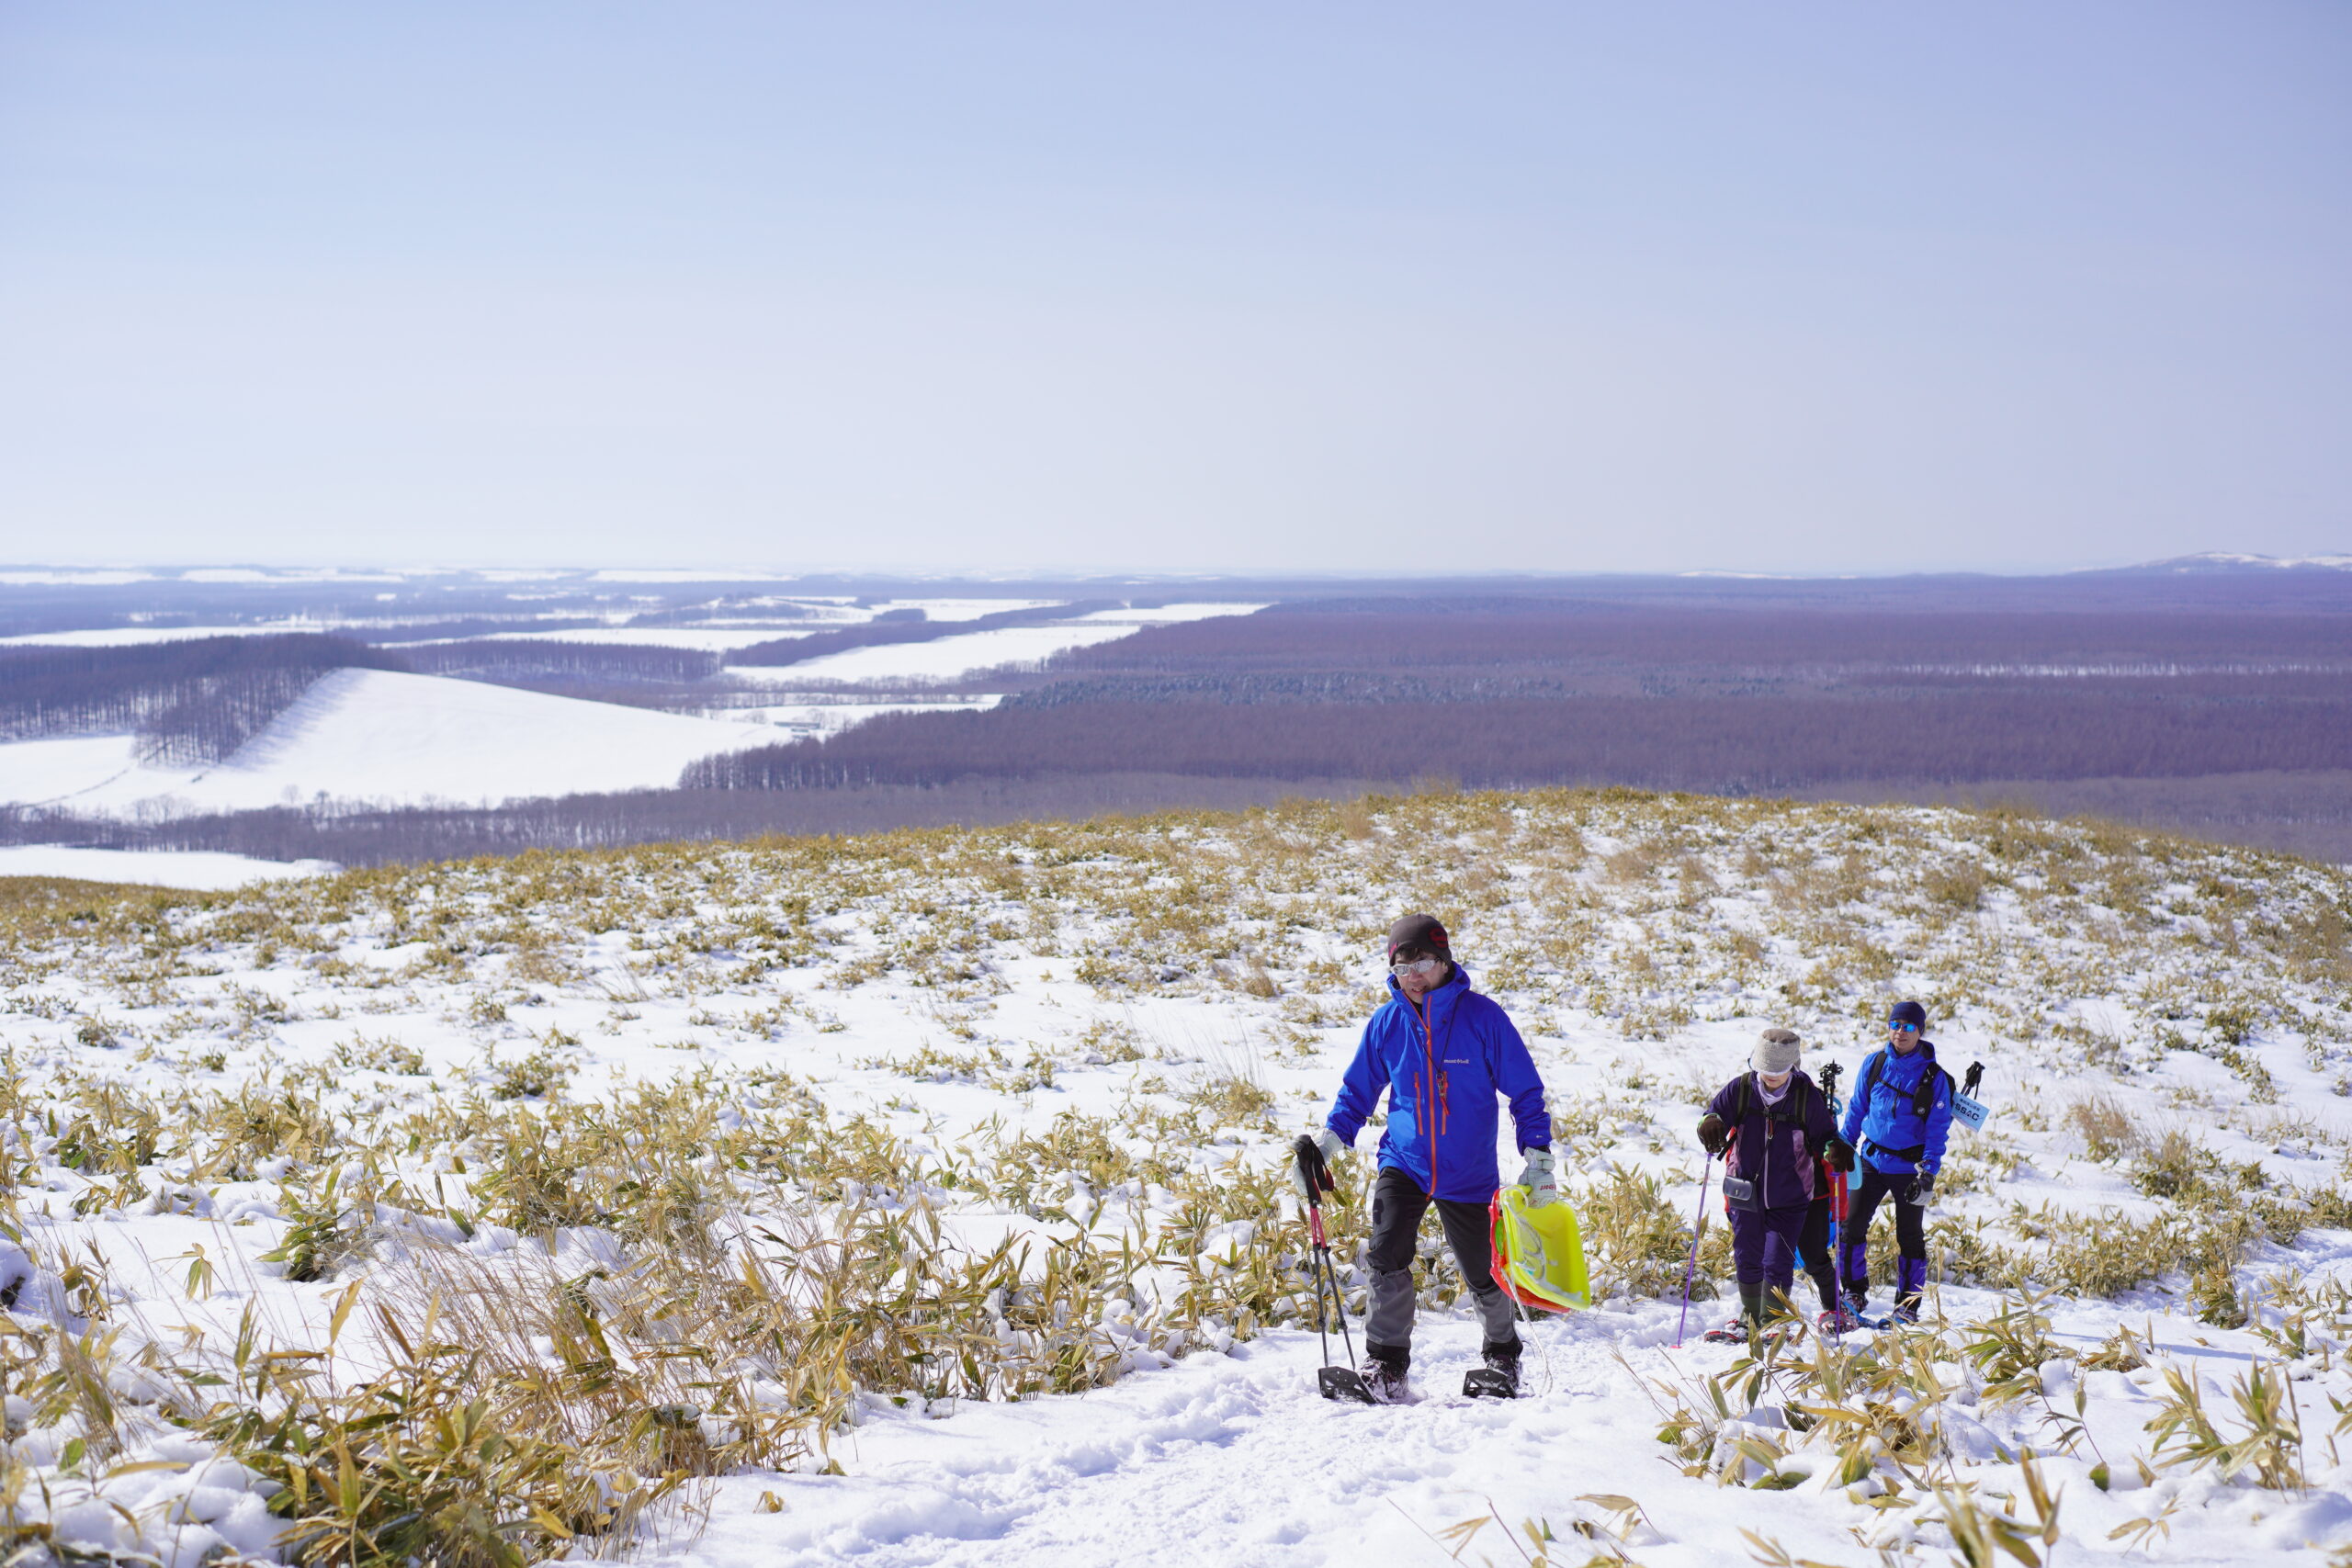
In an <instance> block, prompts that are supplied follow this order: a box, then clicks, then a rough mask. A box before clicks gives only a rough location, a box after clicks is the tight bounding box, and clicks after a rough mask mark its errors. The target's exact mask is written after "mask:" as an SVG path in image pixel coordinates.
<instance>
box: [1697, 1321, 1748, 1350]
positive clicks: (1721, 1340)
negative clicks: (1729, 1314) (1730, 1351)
mask: <svg viewBox="0 0 2352 1568" xmlns="http://www.w3.org/2000/svg"><path fill="white" fill-rule="evenodd" d="M1699 1337H1700V1338H1702V1339H1703V1340H1705V1341H1706V1342H1707V1343H1708V1344H1710V1345H1745V1344H1747V1319H1746V1318H1744V1317H1735V1318H1733V1319H1732V1320H1731V1321H1730V1322H1729V1323H1726V1324H1724V1325H1723V1326H1722V1327H1721V1328H1710V1329H1709V1330H1707V1332H1705V1333H1704V1334H1702V1335H1701V1336H1699Z"/></svg>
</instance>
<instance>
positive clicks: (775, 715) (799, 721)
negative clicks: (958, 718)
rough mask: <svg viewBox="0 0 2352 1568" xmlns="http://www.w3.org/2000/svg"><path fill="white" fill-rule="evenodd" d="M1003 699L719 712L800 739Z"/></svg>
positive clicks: (980, 707)
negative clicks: (888, 717) (881, 720)
mask: <svg viewBox="0 0 2352 1568" xmlns="http://www.w3.org/2000/svg"><path fill="white" fill-rule="evenodd" d="M779 695H782V694H779ZM1003 700H1004V698H1003V696H1002V694H999V693H988V694H982V695H978V696H959V697H947V698H942V699H941V700H939V701H937V702H920V701H918V702H895V703H860V702H842V701H840V700H838V699H834V700H831V701H826V700H821V699H816V698H810V699H809V700H805V701H801V702H797V703H796V702H785V703H778V704H777V705H775V706H774V707H763V708H729V709H725V710H722V711H723V712H724V714H725V716H727V717H729V718H732V719H735V720H738V721H739V722H741V723H745V724H764V725H767V726H769V727H770V728H775V729H780V730H782V731H784V734H783V735H781V736H778V737H775V738H774V739H793V740H802V739H809V738H811V737H815V736H822V735H838V734H840V733H841V732H842V730H844V729H853V728H856V727H857V726H858V725H861V724H864V723H865V721H866V720H867V719H869V718H880V717H881V716H883V715H885V714H892V713H986V712H987V711H988V710H989V709H990V708H992V707H994V706H996V705H997V704H999V703H1001V702H1002V701H1003Z"/></svg>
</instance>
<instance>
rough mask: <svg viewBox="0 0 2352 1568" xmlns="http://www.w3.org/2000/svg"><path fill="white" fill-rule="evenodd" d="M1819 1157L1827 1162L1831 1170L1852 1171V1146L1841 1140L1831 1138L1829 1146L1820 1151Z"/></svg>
mask: <svg viewBox="0 0 2352 1568" xmlns="http://www.w3.org/2000/svg"><path fill="white" fill-rule="evenodd" d="M1821 1157H1822V1158H1824V1159H1826V1160H1827V1161H1828V1162H1829V1168H1830V1169H1832V1170H1848V1171H1849V1170H1852V1169H1853V1168H1854V1145H1851V1144H1849V1143H1848V1142H1847V1141H1846V1140H1845V1139H1843V1138H1832V1139H1830V1140H1829V1146H1828V1147H1827V1148H1826V1149H1824V1150H1822V1151H1821Z"/></svg>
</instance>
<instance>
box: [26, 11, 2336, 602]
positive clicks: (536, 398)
mask: <svg viewBox="0 0 2352 1568" xmlns="http://www.w3.org/2000/svg"><path fill="white" fill-rule="evenodd" d="M2347 279H2352V5H2346V4H2344V3H2342V0H2315V3H2311V4H2276V3H2267V0H2231V3H2227V4H2224V3H2220V0H2202V3H2199V4H2167V3H2164V0H2117V3H2112V4H2079V3H2072V0H2034V3H2030V4H1986V3H1982V0H1979V3H1972V4H1969V5H1964V6H1890V5H1886V4H1883V3H1871V4H1851V5H1819V4H1787V5H1757V4H1753V3H1740V4H1727V5H1672V4H1660V5H1625V4H1612V5H1607V6H1584V5H1567V4H1559V5H1530V6H1507V5H1486V6H1480V5H1472V6H1434V5H1421V6H1383V5H1366V4H1348V5H1344V6H1341V5H1332V6H1309V5H1287V6H1285V5H1275V6H1267V5H1264V4H1255V5H1249V6H1223V5H1213V4H1200V3H1193V4H1187V5H1182V6H1141V5H1108V6H1105V5H1099V4H1095V5H1079V4H1071V5H1067V6H1041V5H1025V4H988V3H981V4H965V5H938V6H907V5H896V4H888V3H874V0H860V3H858V4H854V5H848V4H843V5H834V6H823V7H817V6H806V7H804V6H789V5H781V4H716V3H700V0H662V3H660V4H654V3H652V0H647V3H644V4H638V5H614V4H598V3H594V0H561V3H552V4H511V3H500V0H468V3H466V4H462V5H457V4H438V3H431V0H401V3H400V4H395V5H373V6H345V5H320V4H315V3H307V4H241V3H237V0H204V3H202V4H196V5H190V4H184V3H173V4H161V3H157V4H116V3H111V0H10V3H7V4H6V5H0V558H6V559H17V560H43V559H76V560H89V559H106V560H121V559H154V558H166V559H174V560H187V559H196V558H202V559H212V560H226V559H235V560H265V561H289V562H296V561H300V562H329V561H336V562H387V563H423V562H433V561H443V562H449V563H459V564H461V563H496V562H515V561H534V562H538V561H545V562H597V563H624V562H626V563H637V562H652V561H662V562H676V561H691V562H695V563H697V564H706V563H721V562H734V563H742V564H760V565H766V566H785V567H789V566H793V565H796V564H798V565H806V566H811V567H816V566H869V567H882V568H897V569H916V570H921V569H934V570H950V569H968V568H978V569H982V570H988V569H1001V570H1022V569H1044V568H1069V567H1080V568H1083V567H1092V566H1099V567H1114V568H1145V569H1157V570H1204V571H1206V570H1298V569H1309V570H1313V569H1322V570H1348V571H1367V570H1377V571H1387V570H1416V569H1421V568H1429V569H1435V570H1488V569H1524V570H1582V569H1593V570H1629V569H1633V570H1639V569H1669V570H1674V569H1684V568H1696V567H1715V568H1730V569H1740V570H1905V569H1911V568H1918V567H1942V566H1979V567H1986V568H1993V569H2003V570H2015V569H2021V568H2031V567H2037V566H2070V565H2078V564H2092V563H2111V562H2119V561H2125V560H2131V559H2139V558H2149V557H2154V556H2162V555H2167V554H2176V553H2181V552H2185V551H2188V550H2196V549H2209V548H2218V549H2245V550H2255V551H2261V552H2266V553H2271V554H2288V553H2304V552H2312V551H2321V550H2345V549H2352V507H2347V497H2348V496H2352V483H2347V481H2352V286H2347Z"/></svg>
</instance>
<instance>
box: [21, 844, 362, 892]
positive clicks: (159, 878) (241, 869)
mask: <svg viewBox="0 0 2352 1568" xmlns="http://www.w3.org/2000/svg"><path fill="white" fill-rule="evenodd" d="M338 869H340V868H339V867H337V866H336V865H335V864H334V863H333V862H332V861H322V860H297V861H280V860H255V859H254V858H253V857H252V856H250V855H232V854H225V853H222V852H220V851H217V850H80V849H71V848H68V847H67V846H65V845H63V844H8V845H0V876H62V877H70V878H73V879H74V880H75V881H80V882H123V883H130V884H133V885H136V886H146V887H178V888H193V889H202V890H206V891H219V890H222V889H226V888H231V887H243V886H245V885H246V884H247V883H250V882H271V881H276V880H277V879H279V878H282V877H288V876H323V875H325V874H327V873H328V872H331V871H335V870H338Z"/></svg>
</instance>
